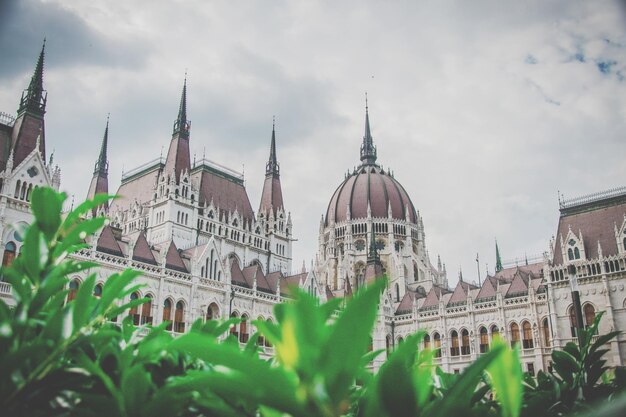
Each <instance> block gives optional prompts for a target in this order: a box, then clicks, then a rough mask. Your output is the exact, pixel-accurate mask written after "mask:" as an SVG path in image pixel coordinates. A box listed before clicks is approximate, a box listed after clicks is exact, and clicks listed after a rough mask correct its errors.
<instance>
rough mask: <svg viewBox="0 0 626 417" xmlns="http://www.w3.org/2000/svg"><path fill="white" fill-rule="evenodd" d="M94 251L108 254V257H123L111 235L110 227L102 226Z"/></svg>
mask: <svg viewBox="0 0 626 417" xmlns="http://www.w3.org/2000/svg"><path fill="white" fill-rule="evenodd" d="M96 250H97V251H98V252H104V253H108V254H109V255H115V256H124V253H123V252H122V249H121V248H120V245H119V243H118V242H117V239H116V238H115V236H114V235H113V230H111V226H104V228H103V229H102V232H101V233H100V237H99V238H98V242H97V243H96Z"/></svg>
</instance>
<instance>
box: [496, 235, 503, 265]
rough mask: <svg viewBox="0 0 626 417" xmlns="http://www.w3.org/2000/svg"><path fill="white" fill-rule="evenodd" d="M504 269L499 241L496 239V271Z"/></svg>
mask: <svg viewBox="0 0 626 417" xmlns="http://www.w3.org/2000/svg"><path fill="white" fill-rule="evenodd" d="M500 271H502V259H500V249H499V248H498V241H497V240H496V272H500Z"/></svg>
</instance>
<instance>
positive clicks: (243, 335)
mask: <svg viewBox="0 0 626 417" xmlns="http://www.w3.org/2000/svg"><path fill="white" fill-rule="evenodd" d="M248 337H249V334H248V316H246V315H245V314H244V315H243V316H241V323H239V341H240V342H241V343H246V342H247V341H248Z"/></svg>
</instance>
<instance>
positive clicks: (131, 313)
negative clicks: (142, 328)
mask: <svg viewBox="0 0 626 417" xmlns="http://www.w3.org/2000/svg"><path fill="white" fill-rule="evenodd" d="M138 298H139V294H137V293H136V292H134V293H132V294H131V295H130V301H135V300H137V299H138ZM128 315H129V316H130V317H131V318H132V321H133V324H134V325H135V326H138V325H139V310H138V307H137V306H134V307H132V308H131V309H130V310H129V311H128Z"/></svg>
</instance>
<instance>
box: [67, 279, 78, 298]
mask: <svg viewBox="0 0 626 417" xmlns="http://www.w3.org/2000/svg"><path fill="white" fill-rule="evenodd" d="M79 286H80V281H78V280H77V279H73V280H72V281H70V292H69V293H68V294H67V302H70V301H72V300H73V299H75V298H76V293H77V292H78V287H79Z"/></svg>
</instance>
